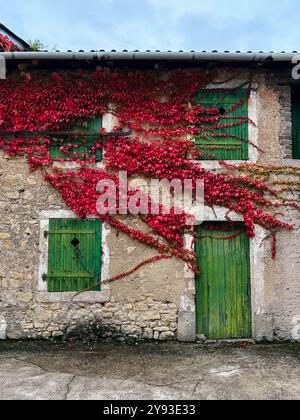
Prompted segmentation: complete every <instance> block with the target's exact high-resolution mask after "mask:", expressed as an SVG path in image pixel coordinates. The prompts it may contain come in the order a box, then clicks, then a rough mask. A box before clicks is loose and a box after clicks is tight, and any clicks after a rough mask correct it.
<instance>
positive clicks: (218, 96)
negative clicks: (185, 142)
mask: <svg viewBox="0 0 300 420" xmlns="http://www.w3.org/2000/svg"><path fill="white" fill-rule="evenodd" d="M241 99H245V101H244V103H243V104H242V105H241V106H239V107H238V108H237V109H235V110H233V111H230V109H231V108H232V107H233V106H234V105H236V104H237V103H238V102H240V101H241ZM247 99H248V90H247V89H240V90H237V91H232V92H220V91H214V90H206V91H202V92H200V93H199V94H198V100H197V103H198V104H199V105H202V106H204V107H205V108H219V109H221V110H222V112H223V113H224V115H226V117H231V118H226V119H225V118H222V119H221V120H220V124H231V123H237V122H239V121H240V120H239V119H238V118H239V117H248V100H247ZM213 133H217V134H225V133H226V134H229V136H228V137H209V138H207V139H203V138H198V139H196V144H197V146H198V150H199V152H202V153H203V154H204V157H202V158H200V160H210V159H211V157H210V156H208V155H214V156H215V159H217V160H248V143H247V142H245V141H241V140H237V139H234V138H231V137H230V135H232V136H236V137H239V138H241V139H244V140H248V137H249V135H248V122H245V123H243V124H242V125H237V126H234V127H228V128H225V129H215V130H214V131H213ZM206 134H208V135H209V134H210V132H209V131H208V132H207V133H206ZM210 146H217V147H218V146H225V147H226V150H225V149H214V150H210V149H209V147H210Z"/></svg>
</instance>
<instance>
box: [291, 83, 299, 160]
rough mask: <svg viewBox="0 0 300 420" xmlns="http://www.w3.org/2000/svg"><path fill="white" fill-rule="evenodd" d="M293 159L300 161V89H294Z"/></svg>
mask: <svg viewBox="0 0 300 420" xmlns="http://www.w3.org/2000/svg"><path fill="white" fill-rule="evenodd" d="M292 127H293V159H300V88H292Z"/></svg>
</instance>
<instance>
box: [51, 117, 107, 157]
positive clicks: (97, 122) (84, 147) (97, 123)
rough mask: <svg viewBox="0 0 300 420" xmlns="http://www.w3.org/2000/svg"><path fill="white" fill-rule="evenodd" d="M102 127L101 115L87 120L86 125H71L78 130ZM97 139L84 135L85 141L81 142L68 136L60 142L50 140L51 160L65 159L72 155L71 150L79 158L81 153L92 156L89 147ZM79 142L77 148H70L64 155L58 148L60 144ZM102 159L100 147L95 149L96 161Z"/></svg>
mask: <svg viewBox="0 0 300 420" xmlns="http://www.w3.org/2000/svg"><path fill="white" fill-rule="evenodd" d="M101 128H102V117H98V118H96V119H94V120H88V121H87V125H86V127H82V126H76V127H73V130H80V131H87V132H88V131H96V132H99V130H100V129H101ZM97 140H98V137H86V138H85V143H84V144H82V140H78V139H74V138H69V139H64V140H63V141H62V142H57V141H56V142H55V141H52V142H51V145H50V156H51V158H52V159H53V160H55V159H57V158H60V159H67V158H68V157H71V158H74V157H73V152H76V153H78V155H79V158H80V157H81V156H82V154H83V153H85V154H87V155H88V156H91V157H92V156H93V154H91V153H89V151H90V150H91V147H92V146H94V145H95V142H96V141H97ZM77 143H78V144H79V146H78V147H77V148H74V149H73V148H72V149H71V152H70V155H66V154H65V153H63V152H62V151H61V150H60V148H61V147H62V146H66V145H67V144H77ZM101 160H102V149H98V148H97V149H96V161H97V162H100V161H101Z"/></svg>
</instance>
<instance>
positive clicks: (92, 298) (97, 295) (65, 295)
mask: <svg viewBox="0 0 300 420" xmlns="http://www.w3.org/2000/svg"><path fill="white" fill-rule="evenodd" d="M76 295H77V296H76ZM36 299H37V302H39V303H66V302H71V301H72V302H74V303H86V304H94V303H107V302H109V301H110V288H106V289H104V290H102V291H101V292H84V293H81V294H79V295H78V294H77V293H70V292H62V293H52V292H38V293H37V295H36Z"/></svg>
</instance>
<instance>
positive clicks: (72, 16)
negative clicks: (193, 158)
mask: <svg viewBox="0 0 300 420" xmlns="http://www.w3.org/2000/svg"><path fill="white" fill-rule="evenodd" d="M0 22H2V23H3V24H5V25H6V26H7V27H9V28H10V29H11V30H13V31H14V32H15V33H16V34H18V35H19V36H20V37H22V38H23V39H25V40H35V39H39V40H40V41H41V42H42V43H43V44H44V45H45V46H46V47H47V48H48V49H50V50H51V49H53V48H57V49H60V50H68V49H72V50H79V49H83V50H92V49H95V50H99V49H105V50H112V49H116V50H118V51H120V50H123V49H127V50H136V49H138V50H142V51H145V50H147V49H150V50H153V51H155V50H157V49H159V50H164V51H165V50H173V51H178V50H185V51H190V50H196V51H203V50H206V51H213V50H218V51H225V50H230V51H237V50H240V51H249V50H252V51H262V50H263V51H275V52H280V51H283V50H285V51H294V50H300V46H299V43H300V42H299V22H300V7H299V0H51V1H50V0H29V1H24V0H11V1H9V2H8V1H7V0H0Z"/></svg>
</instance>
